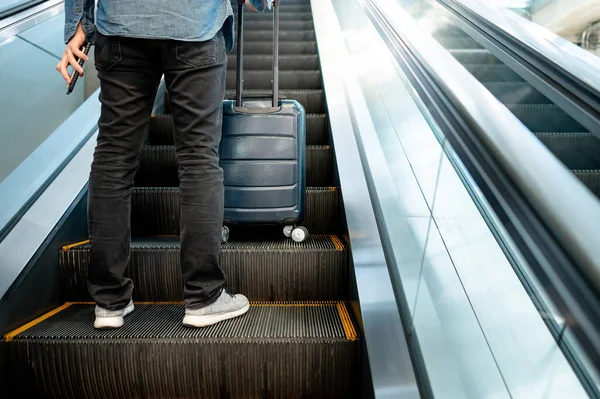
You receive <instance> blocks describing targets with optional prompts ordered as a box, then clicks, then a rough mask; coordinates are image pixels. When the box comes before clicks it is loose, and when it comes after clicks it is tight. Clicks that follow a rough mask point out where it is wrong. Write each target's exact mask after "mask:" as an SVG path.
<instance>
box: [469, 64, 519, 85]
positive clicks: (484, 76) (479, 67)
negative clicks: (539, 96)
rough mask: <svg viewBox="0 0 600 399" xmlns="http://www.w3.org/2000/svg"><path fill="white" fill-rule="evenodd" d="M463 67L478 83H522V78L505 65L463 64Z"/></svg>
mask: <svg viewBox="0 0 600 399" xmlns="http://www.w3.org/2000/svg"><path fill="white" fill-rule="evenodd" d="M463 66H464V67H465V68H466V69H467V71H469V73H471V75H473V77H475V79H477V80H479V81H480V82H522V81H523V78H521V77H520V76H519V75H518V74H517V73H516V72H515V71H513V70H512V69H510V68H509V67H507V66H505V65H493V64H492V65H486V64H464V65H463Z"/></svg>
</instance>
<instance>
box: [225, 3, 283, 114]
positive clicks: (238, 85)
mask: <svg viewBox="0 0 600 399" xmlns="http://www.w3.org/2000/svg"><path fill="white" fill-rule="evenodd" d="M245 2H246V0H238V20H237V57H236V68H235V71H236V73H235V105H236V107H241V106H242V92H243V91H244V79H243V75H244V3H245ZM279 2H280V0H273V76H272V80H271V82H272V85H273V104H272V105H273V107H274V108H276V107H278V106H279Z"/></svg>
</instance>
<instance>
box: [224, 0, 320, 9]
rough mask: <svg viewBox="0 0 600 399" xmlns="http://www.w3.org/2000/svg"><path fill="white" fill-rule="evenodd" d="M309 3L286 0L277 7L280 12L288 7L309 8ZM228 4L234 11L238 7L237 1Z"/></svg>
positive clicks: (307, 0) (301, 0)
mask: <svg viewBox="0 0 600 399" xmlns="http://www.w3.org/2000/svg"><path fill="white" fill-rule="evenodd" d="M310 1H311V0H287V1H286V2H285V3H279V6H280V7H281V9H282V10H283V9H285V8H287V7H290V6H292V7H296V6H299V5H303V6H310ZM230 4H231V9H232V10H234V11H235V10H236V9H237V6H238V3H237V0H232V1H231V2H230ZM265 12H269V11H265Z"/></svg>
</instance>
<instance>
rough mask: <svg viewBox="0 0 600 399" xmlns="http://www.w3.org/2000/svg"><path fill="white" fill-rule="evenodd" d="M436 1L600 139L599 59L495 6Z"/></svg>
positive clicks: (472, 0) (457, 0)
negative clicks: (533, 76) (532, 78)
mask: <svg viewBox="0 0 600 399" xmlns="http://www.w3.org/2000/svg"><path fill="white" fill-rule="evenodd" d="M438 1H439V2H440V3H441V4H443V5H444V6H446V7H447V8H449V9H450V10H451V12H453V13H455V15H457V16H459V17H460V18H461V19H463V20H464V21H465V22H466V23H467V24H469V25H470V26H472V27H473V28H474V29H476V30H477V31H478V32H479V33H480V34H483V35H485V36H486V39H487V40H489V41H490V42H493V44H494V46H496V47H497V48H498V49H501V50H502V51H507V52H508V53H509V54H508V55H509V56H510V57H512V58H513V59H514V60H516V61H517V62H518V63H520V64H521V65H522V66H523V67H524V68H526V69H527V70H529V71H531V72H533V73H534V74H536V75H538V76H543V79H540V81H539V82H537V83H536V84H535V86H536V88H537V89H538V90H541V91H543V92H544V94H545V95H547V96H548V97H550V98H551V99H552V100H553V101H555V100H557V101H555V102H557V104H558V103H560V105H562V106H564V107H567V108H569V109H570V110H571V111H572V116H573V117H574V118H575V119H576V120H577V121H578V122H579V123H581V124H582V125H583V126H585V127H586V128H587V129H589V130H590V131H591V132H592V133H594V134H595V135H596V136H597V137H598V138H600V79H599V78H598V76H600V57H597V56H596V55H594V54H592V53H590V52H588V51H586V50H584V49H582V48H581V47H579V46H577V45H575V44H573V43H571V42H569V41H568V40H565V39H563V38H562V37H560V36H558V35H556V34H554V33H553V32H551V31H550V30H549V29H546V28H544V27H542V26H540V25H538V24H536V23H534V22H532V21H529V20H527V19H526V18H523V17H522V16H520V15H518V14H516V13H514V12H512V11H510V10H507V9H506V8H504V7H501V6H500V5H494V4H485V3H483V2H481V1H479V0H438ZM532 84H533V83H532ZM548 89H550V90H549V91H548ZM561 97H562V98H561Z"/></svg>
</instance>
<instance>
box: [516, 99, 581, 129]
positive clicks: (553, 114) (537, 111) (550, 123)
mask: <svg viewBox="0 0 600 399" xmlns="http://www.w3.org/2000/svg"><path fill="white" fill-rule="evenodd" d="M505 105H506V107H507V108H508V109H509V110H510V112H512V113H513V114H514V115H515V116H516V117H517V118H519V120H520V121H521V122H523V124H524V125H525V126H527V128H529V130H531V131H532V132H583V131H585V130H586V129H585V128H584V127H583V126H581V125H580V124H579V123H578V122H577V121H575V120H574V119H573V118H571V117H570V116H569V115H568V114H567V113H566V112H565V111H563V110H562V109H561V108H560V107H558V106H557V105H555V104H505Z"/></svg>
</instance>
